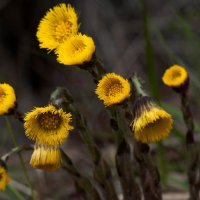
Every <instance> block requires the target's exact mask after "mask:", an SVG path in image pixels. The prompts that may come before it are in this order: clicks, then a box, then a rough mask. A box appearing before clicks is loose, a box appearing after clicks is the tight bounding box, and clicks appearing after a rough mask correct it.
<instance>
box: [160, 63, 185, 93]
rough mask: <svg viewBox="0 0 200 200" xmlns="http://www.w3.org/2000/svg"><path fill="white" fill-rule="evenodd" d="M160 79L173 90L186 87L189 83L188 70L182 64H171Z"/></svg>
mask: <svg viewBox="0 0 200 200" xmlns="http://www.w3.org/2000/svg"><path fill="white" fill-rule="evenodd" d="M162 80H163V83H164V84H165V85H167V86H169V87H171V88H173V89H175V90H180V89H184V88H185V89H186V88H187V86H188V83H189V77H188V72H187V71H186V69H185V68H183V67H182V66H179V65H173V66H171V67H169V68H168V69H167V70H166V71H165V73H164V75H163V77H162Z"/></svg>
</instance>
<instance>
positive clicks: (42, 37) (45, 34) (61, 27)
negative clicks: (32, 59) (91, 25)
mask: <svg viewBox="0 0 200 200" xmlns="http://www.w3.org/2000/svg"><path fill="white" fill-rule="evenodd" d="M78 28H79V25H78V17H77V14H76V12H75V10H74V8H73V7H71V5H70V4H68V5H67V6H66V5H65V4H64V3H62V4H59V5H57V6H55V7H53V9H50V10H49V11H48V12H47V13H46V15H45V16H44V18H42V20H41V21H40V24H39V26H38V31H37V34H36V35H37V38H38V40H39V42H40V48H46V49H48V50H53V49H56V48H57V47H58V46H59V45H60V44H61V43H63V42H64V41H66V40H67V39H68V38H69V37H70V36H71V35H74V34H77V32H78Z"/></svg>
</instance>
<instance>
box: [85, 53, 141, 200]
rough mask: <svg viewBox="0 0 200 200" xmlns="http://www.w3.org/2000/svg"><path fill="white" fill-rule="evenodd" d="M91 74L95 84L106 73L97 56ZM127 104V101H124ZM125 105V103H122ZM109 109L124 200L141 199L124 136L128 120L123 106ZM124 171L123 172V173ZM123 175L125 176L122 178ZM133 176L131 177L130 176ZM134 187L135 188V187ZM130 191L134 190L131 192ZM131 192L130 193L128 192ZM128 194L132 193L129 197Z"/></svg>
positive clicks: (90, 70)
mask: <svg viewBox="0 0 200 200" xmlns="http://www.w3.org/2000/svg"><path fill="white" fill-rule="evenodd" d="M88 71H89V72H90V74H91V75H92V77H93V80H94V82H95V84H97V83H98V81H99V80H100V79H101V78H102V76H103V75H104V74H105V73H106V71H105V70H104V68H103V66H102V63H101V62H100V61H99V59H98V58H96V57H95V59H94V61H93V64H92V66H90V68H89V70H88ZM124 104H126V103H124ZM122 107H123V105H122ZM106 110H107V113H108V115H109V118H110V125H111V127H112V129H113V130H114V132H117V144H118V151H117V154H116V158H115V159H116V164H117V172H118V175H119V177H120V181H121V186H122V190H123V195H124V200H128V198H129V199H130V198H132V199H133V198H134V197H135V198H136V199H140V190H139V186H138V185H137V183H136V182H135V181H134V177H133V171H134V169H133V166H132V163H131V153H130V151H129V150H128V149H129V144H127V143H126V142H125V140H124V137H125V136H126V135H127V134H126V132H127V130H126V126H125V125H126V121H125V118H124V114H125V113H124V110H123V109H121V106H112V107H110V108H108V109H106ZM123 143H126V145H127V148H126V149H124V150H122V144H123ZM125 160H126V165H123V163H122V162H124V161H125ZM127 168H129V169H130V168H131V169H132V170H129V171H127V173H125V171H123V170H126V169H127ZM122 171H123V174H122ZM122 176H123V178H122ZM130 177H131V178H130ZM133 187H134V188H133ZM128 191H132V192H131V193H129V192H128ZM128 193H129V194H128ZM128 195H131V196H129V197H128Z"/></svg>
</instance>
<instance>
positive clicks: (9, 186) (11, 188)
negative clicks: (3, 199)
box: [7, 184, 25, 200]
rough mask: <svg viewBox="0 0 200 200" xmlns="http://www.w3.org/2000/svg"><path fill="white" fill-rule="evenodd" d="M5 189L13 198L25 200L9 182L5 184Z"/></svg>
mask: <svg viewBox="0 0 200 200" xmlns="http://www.w3.org/2000/svg"><path fill="white" fill-rule="evenodd" d="M7 190H9V191H10V192H11V193H12V196H13V197H14V198H15V200H25V198H24V197H23V196H22V195H21V194H20V193H19V192H18V191H17V190H16V189H15V188H14V187H12V186H11V185H10V184H8V185H7Z"/></svg>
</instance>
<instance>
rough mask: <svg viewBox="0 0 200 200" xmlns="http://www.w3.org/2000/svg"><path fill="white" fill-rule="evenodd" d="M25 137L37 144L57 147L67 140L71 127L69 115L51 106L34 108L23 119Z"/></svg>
mask: <svg viewBox="0 0 200 200" xmlns="http://www.w3.org/2000/svg"><path fill="white" fill-rule="evenodd" d="M24 121H25V122H24V127H25V134H26V136H27V137H28V138H29V139H31V140H34V141H36V142H37V143H38V144H46V145H51V146H58V145H60V144H62V143H63V142H64V140H65V139H66V138H67V136H68V134H69V131H70V130H72V129H73V127H72V126H71V125H70V124H69V122H70V121H71V114H70V113H65V112H64V111H63V110H62V108H60V109H57V108H55V107H54V106H53V105H48V106H46V107H42V108H39V107H36V108H35V109H34V110H32V111H31V112H29V113H27V114H26V116H25V118H24Z"/></svg>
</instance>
